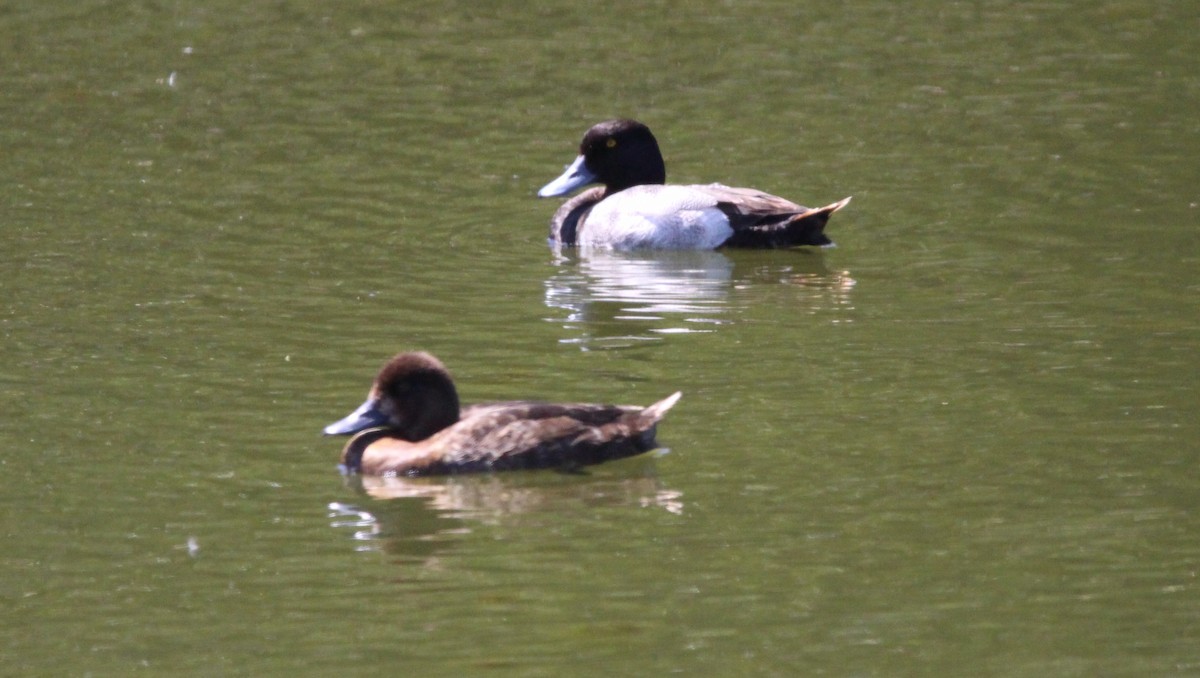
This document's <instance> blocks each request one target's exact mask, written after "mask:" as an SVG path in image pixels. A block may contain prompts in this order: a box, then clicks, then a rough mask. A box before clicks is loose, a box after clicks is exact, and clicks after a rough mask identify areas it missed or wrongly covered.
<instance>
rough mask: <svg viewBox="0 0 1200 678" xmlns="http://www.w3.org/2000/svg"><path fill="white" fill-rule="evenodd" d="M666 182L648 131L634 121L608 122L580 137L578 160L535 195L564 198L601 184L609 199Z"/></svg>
mask: <svg viewBox="0 0 1200 678" xmlns="http://www.w3.org/2000/svg"><path fill="white" fill-rule="evenodd" d="M666 180H667V168H666V165H665V164H664V163H663V157H662V153H661V152H660V151H659V149H658V141H657V140H656V139H655V138H654V135H653V134H651V133H650V128H649V127H646V126H645V125H643V124H642V123H640V122H638V121H636V120H608V121H606V122H602V123H599V124H597V125H594V126H592V128H591V129H589V130H588V131H587V133H586V134H584V135H583V141H581V142H580V143H579V156H578V157H577V158H575V161H574V162H573V163H571V164H570V165H569V166H568V167H567V169H566V171H564V172H563V174H562V175H561V176H559V177H558V178H557V179H555V180H554V181H552V182H550V183H549V184H546V185H545V186H543V187H542V190H540V191H538V195H539V196H541V197H543V198H546V197H551V196H558V195H566V194H567V193H570V192H571V191H573V190H575V189H577V188H579V187H581V186H586V185H588V184H592V183H601V184H604V186H605V188H606V191H605V193H606V194H608V195H611V194H613V193H616V192H617V191H621V190H624V189H626V188H629V187H631V186H641V185H643V184H661V183H664V182H666Z"/></svg>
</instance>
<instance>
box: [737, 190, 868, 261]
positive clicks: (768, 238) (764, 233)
mask: <svg viewBox="0 0 1200 678" xmlns="http://www.w3.org/2000/svg"><path fill="white" fill-rule="evenodd" d="M849 202H850V198H845V199H842V200H839V201H837V202H835V203H833V204H831V205H826V206H824V207H817V208H814V209H811V210H808V211H807V212H800V213H799V214H795V215H793V216H791V217H788V218H787V219H785V220H783V221H780V222H777V223H774V224H769V225H763V226H752V227H750V228H744V229H740V230H735V231H734V233H733V235H732V236H731V237H730V238H729V240H726V241H725V243H724V244H723V245H722V247H754V248H759V249H764V248H765V249H779V248H783V247H799V246H801V245H812V246H814V247H823V246H825V245H832V244H833V241H832V240H830V239H829V236H827V235H825V224H827V223H829V217H830V216H832V215H833V213H834V212H836V211H838V210H840V209H842V208H843V207H845V206H846V205H847V204H848V203H849Z"/></svg>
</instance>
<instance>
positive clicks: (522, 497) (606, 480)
mask: <svg viewBox="0 0 1200 678" xmlns="http://www.w3.org/2000/svg"><path fill="white" fill-rule="evenodd" d="M649 468H650V463H649V462H647V464H646V466H645V467H639V466H638V465H637V464H630V465H623V466H621V467H620V469H619V470H617V471H616V472H615V473H613V474H611V475H610V474H608V473H595V474H590V475H587V476H578V475H570V476H565V475H563V474H559V473H519V474H514V473H507V474H502V473H492V474H482V475H481V474H475V475H460V476H443V477H438V478H408V477H402V476H390V477H384V476H361V475H355V476H347V477H346V483H347V485H348V487H349V488H350V489H352V490H355V491H357V492H360V493H362V494H364V495H368V497H369V498H368V497H363V501H362V503H358V502H356V503H355V504H347V503H342V502H333V503H331V504H329V518H330V525H331V527H333V528H335V529H337V530H339V531H341V532H343V533H344V534H346V535H347V536H348V537H350V538H351V539H352V540H353V541H354V545H355V546H354V548H355V549H356V550H360V551H381V550H382V551H386V552H388V553H391V554H394V555H397V556H400V557H402V558H404V559H405V560H408V561H412V562H416V563H420V564H423V565H425V566H427V567H437V566H438V564H439V562H440V560H439V558H440V556H441V555H442V554H443V553H445V552H447V551H452V550H453V549H454V548H455V547H456V546H457V545H459V544H460V543H462V542H463V541H464V540H466V539H469V538H470V535H471V534H472V533H473V532H475V531H476V530H478V529H480V528H481V527H484V526H489V525H504V526H509V527H520V526H522V525H526V524H530V523H533V524H537V525H540V524H541V521H543V520H544V518H543V517H541V516H545V515H554V516H563V515H572V514H580V513H586V514H590V513H591V512H592V511H594V510H595V509H596V508H597V507H608V508H618V507H620V508H625V509H629V508H644V509H647V510H664V511H667V512H670V513H674V514H682V513H683V511H684V508H685V507H684V500H683V493H681V492H679V491H678V490H673V489H669V488H667V487H664V486H663V484H662V482H661V481H660V480H659V478H658V477H657V476H655V475H653V473H646V471H647V470H648V469H649Z"/></svg>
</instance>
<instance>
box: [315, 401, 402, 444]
mask: <svg viewBox="0 0 1200 678" xmlns="http://www.w3.org/2000/svg"><path fill="white" fill-rule="evenodd" d="M384 424H387V415H385V414H384V413H383V412H381V411H380V410H379V401H378V400H376V399H374V398H368V399H367V402H365V403H363V404H362V405H359V406H358V409H357V410H354V411H353V412H351V413H350V414H349V415H347V416H346V418H345V419H341V420H338V421H335V422H333V423H332V424H330V425H328V426H326V427H325V435H327V436H348V435H352V434H354V433H358V432H359V431H365V430H366V429H369V428H375V427H376V426H383V425H384Z"/></svg>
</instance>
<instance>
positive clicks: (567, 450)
mask: <svg viewBox="0 0 1200 678" xmlns="http://www.w3.org/2000/svg"><path fill="white" fill-rule="evenodd" d="M680 395H681V394H679V393H675V394H673V395H671V396H668V397H667V398H665V399H663V400H660V401H658V402H657V403H654V404H653V405H651V406H649V407H645V408H642V407H625V406H617V405H590V404H569V405H558V404H551V403H541V402H532V401H512V402H500V403H489V404H484V405H473V406H470V407H467V408H466V409H464V410H462V411H461V412H460V411H459V405H458V393H457V391H456V390H455V388H454V382H453V380H451V378H450V373H449V372H448V371H447V370H446V368H445V367H444V366H443V365H442V363H441V362H440V361H438V359H437V358H434V357H433V356H432V355H429V354H428V353H401V354H399V355H397V356H396V357H394V358H392V359H391V360H390V361H388V363H387V364H386V365H384V366H383V369H381V370H380V371H379V375H378V376H377V377H375V383H374V384H373V385H372V386H371V391H370V393H369V394H368V395H367V400H366V402H364V403H363V404H362V406H360V407H359V408H358V409H357V410H355V411H354V412H352V413H351V414H350V415H349V416H347V417H346V418H345V419H342V420H341V421H338V422H335V423H333V424H330V425H329V426H326V427H325V434H326V435H349V434H354V433H357V434H358V435H356V436H354V437H353V438H351V439H350V442H348V443H347V444H346V447H345V449H343V450H342V465H343V466H344V467H345V468H346V469H347V470H348V471H351V472H358V473H363V474H367V475H408V476H420V475H436V474H447V473H466V472H472V471H500V470H507V469H528V468H549V467H557V468H568V469H570V468H577V467H580V466H586V465H590V464H599V463H601V462H605V461H608V460H610V459H619V458H621V457H629V456H633V455H635V454H640V453H642V452H647V451H649V450H652V449H654V448H655V447H657V446H658V444H657V443H656V442H655V439H654V433H655V427H656V424H657V423H658V421H659V420H660V419H662V417H663V415H664V414H666V412H667V410H669V409H671V406H673V405H674V404H675V402H676V401H677V400H679V396H680Z"/></svg>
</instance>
